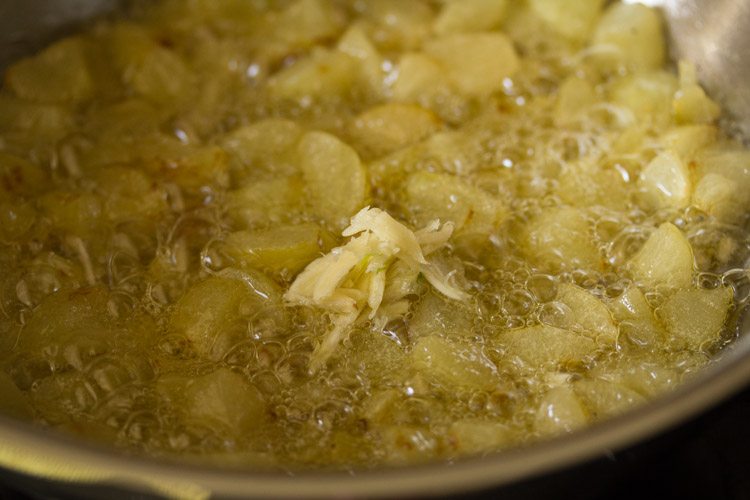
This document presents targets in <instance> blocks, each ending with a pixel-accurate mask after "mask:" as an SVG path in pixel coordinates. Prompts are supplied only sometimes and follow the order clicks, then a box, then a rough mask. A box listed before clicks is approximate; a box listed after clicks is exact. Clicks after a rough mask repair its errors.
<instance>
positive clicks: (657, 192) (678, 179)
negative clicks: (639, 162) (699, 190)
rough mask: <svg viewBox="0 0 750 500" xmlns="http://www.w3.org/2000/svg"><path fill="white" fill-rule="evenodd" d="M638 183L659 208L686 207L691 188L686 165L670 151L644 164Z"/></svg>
mask: <svg viewBox="0 0 750 500" xmlns="http://www.w3.org/2000/svg"><path fill="white" fill-rule="evenodd" d="M638 185H639V187H640V188H641V190H643V192H644V193H645V194H646V196H647V197H648V198H649V200H650V202H651V203H653V204H654V205H655V206H656V207H659V208H663V207H671V208H684V207H686V206H687V205H688V204H689V203H690V194H691V193H692V190H693V186H692V182H691V180H690V171H689V170H688V167H687V165H686V164H685V163H684V162H683V161H682V160H681V159H680V157H679V156H677V155H676V154H675V153H673V152H671V151H665V152H663V153H660V154H659V155H658V156H656V157H655V158H654V159H653V160H651V161H650V162H649V164H648V165H646V167H645V168H644V169H643V170H642V171H641V176H640V179H639V181H638Z"/></svg>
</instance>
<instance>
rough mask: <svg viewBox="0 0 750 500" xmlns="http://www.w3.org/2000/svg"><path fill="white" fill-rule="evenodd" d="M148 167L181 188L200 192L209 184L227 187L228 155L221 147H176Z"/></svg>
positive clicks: (159, 156)
mask: <svg viewBox="0 0 750 500" xmlns="http://www.w3.org/2000/svg"><path fill="white" fill-rule="evenodd" d="M155 154H157V155H158V156H157V158H155V159H154V160H153V161H152V162H150V163H149V164H147V165H146V166H145V167H146V168H148V169H150V171H151V172H152V173H153V174H154V176H162V177H163V178H166V179H170V180H172V181H174V182H175V183H176V184H177V185H179V186H180V187H181V188H184V189H187V190H190V191H198V190H200V189H201V188H203V187H206V186H218V187H226V186H227V185H228V184H229V157H228V155H227V153H226V151H224V150H223V149H222V148H220V147H218V146H198V147H188V148H184V149H182V148H181V149H178V150H175V151H174V153H172V154H169V152H167V154H166V155H165V156H161V155H160V152H159V151H158V150H157V151H155Z"/></svg>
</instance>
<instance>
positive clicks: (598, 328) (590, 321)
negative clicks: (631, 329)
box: [557, 283, 617, 345]
mask: <svg viewBox="0 0 750 500" xmlns="http://www.w3.org/2000/svg"><path fill="white" fill-rule="evenodd" d="M557 301H558V302H561V303H563V304H565V305H566V306H567V307H568V308H569V309H570V310H571V312H572V313H573V322H574V325H573V327H572V328H573V329H575V330H576V331H580V332H581V333H583V334H584V335H586V336H588V337H591V338H592V339H593V340H595V341H596V342H597V343H599V344H605V345H613V344H615V343H616V342H617V327H616V326H615V324H614V322H613V321H612V315H611V314H610V312H609V309H607V306H606V305H605V304H604V302H602V301H601V300H599V299H598V298H597V297H595V296H594V295H592V294H591V293H589V292H587V291H586V290H584V289H583V288H581V287H579V286H576V285H571V284H569V283H563V284H562V285H560V286H559V287H558V289H557Z"/></svg>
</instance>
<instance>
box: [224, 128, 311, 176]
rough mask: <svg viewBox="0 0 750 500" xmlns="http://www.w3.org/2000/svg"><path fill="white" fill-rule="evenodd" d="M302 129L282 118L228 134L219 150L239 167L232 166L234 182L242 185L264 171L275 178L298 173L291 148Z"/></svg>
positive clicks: (300, 134) (296, 141) (295, 143)
mask: <svg viewBox="0 0 750 500" xmlns="http://www.w3.org/2000/svg"><path fill="white" fill-rule="evenodd" d="M302 133H303V130H302V127H300V126H299V125H298V124H296V123H295V122H293V121H292V120H286V119H283V118H267V119H265V120H260V121H257V122H255V123H252V124H250V125H245V126H243V127H240V128H238V129H236V130H233V131H231V132H230V133H229V134H227V135H226V136H225V137H224V138H223V139H222V140H221V147H222V148H223V149H224V150H225V151H226V152H227V153H229V155H230V156H231V157H232V158H233V159H235V160H236V161H237V162H238V163H239V165H232V168H233V178H234V180H235V181H242V180H243V179H244V178H245V177H249V176H251V175H252V173H254V172H256V171H257V169H258V168H263V169H264V170H268V171H269V172H272V173H274V174H290V173H294V172H295V171H296V170H297V166H296V164H295V161H294V155H293V154H292V153H293V152H294V147H295V146H296V145H297V143H298V142H299V140H300V138H301V137H302Z"/></svg>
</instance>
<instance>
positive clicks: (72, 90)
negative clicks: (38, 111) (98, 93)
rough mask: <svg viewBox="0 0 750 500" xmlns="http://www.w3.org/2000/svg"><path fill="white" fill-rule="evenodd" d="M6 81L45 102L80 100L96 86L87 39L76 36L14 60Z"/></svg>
mask: <svg viewBox="0 0 750 500" xmlns="http://www.w3.org/2000/svg"><path fill="white" fill-rule="evenodd" d="M5 81H6V83H7V85H8V87H10V88H11V89H12V90H13V92H15V93H16V95H18V96H19V97H22V98H23V99H28V100H29V101H37V102H43V103H58V102H78V101H80V100H83V99H86V98H89V97H91V96H92V95H93V93H94V92H95V90H96V89H95V86H94V81H93V79H92V78H91V73H90V72H89V68H88V64H87V61H86V42H85V40H84V39H82V38H77V37H74V38H66V39H63V40H61V41H59V42H57V43H55V44H54V45H51V46H49V47H48V48H46V49H45V50H43V51H42V52H40V53H39V54H37V55H36V56H34V57H32V58H29V59H24V60H22V61H20V62H18V63H16V64H14V65H13V66H11V67H10V68H8V71H7V73H6V76H5Z"/></svg>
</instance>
